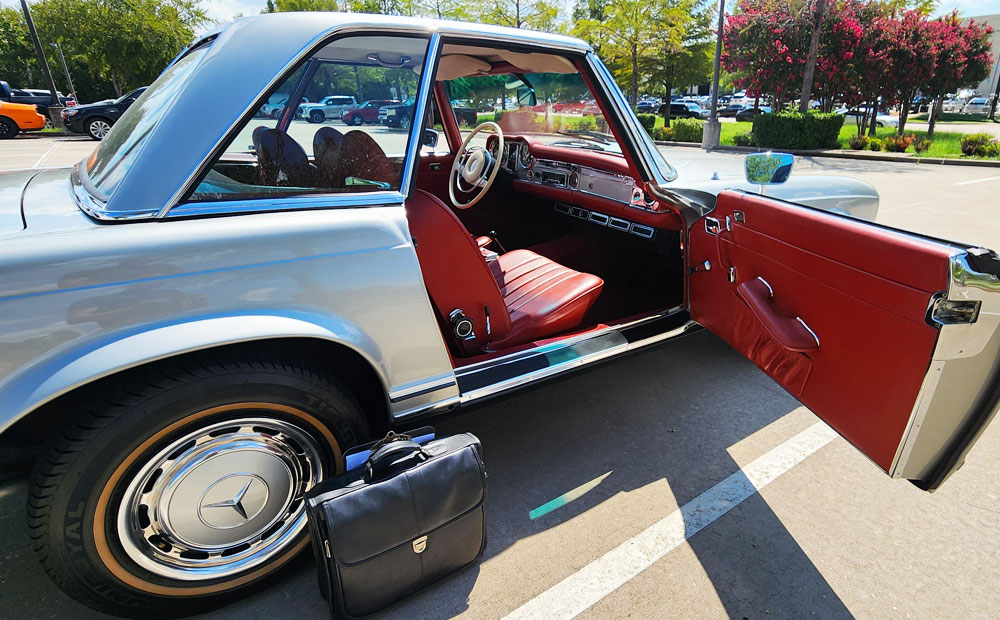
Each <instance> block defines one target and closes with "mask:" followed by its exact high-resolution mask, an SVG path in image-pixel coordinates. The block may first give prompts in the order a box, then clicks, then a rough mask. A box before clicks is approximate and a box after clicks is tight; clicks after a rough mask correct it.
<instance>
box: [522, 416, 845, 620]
mask: <svg viewBox="0 0 1000 620" xmlns="http://www.w3.org/2000/svg"><path fill="white" fill-rule="evenodd" d="M836 436H837V434H836V433H835V432H834V431H833V430H832V429H831V428H830V427H829V426H827V425H826V424H824V423H823V422H817V423H816V424H813V425H812V426H810V427H809V428H807V429H806V430H804V431H802V432H801V433H799V434H798V435H796V436H794V437H792V438H791V439H789V440H788V441H786V442H785V443H783V444H781V445H780V446H778V447H777V448H774V449H773V450H771V451H770V452H768V453H767V454H765V455H763V456H761V457H759V458H757V459H755V460H754V461H753V462H751V463H750V464H749V465H747V466H746V467H744V468H742V469H741V470H740V471H738V472H736V473H734V474H733V475H731V476H729V477H728V478H726V479H725V480H723V481H722V482H720V483H718V484H717V485H715V486H714V487H712V488H711V489H709V490H707V491H705V492H704V493H702V494H701V495H699V496H698V497H696V498H694V499H693V500H691V501H690V502H688V503H686V504H684V505H683V506H681V507H680V508H679V509H678V510H675V511H674V512H672V513H671V514H670V515H668V516H667V517H664V518H663V519H661V520H660V521H657V522H656V523H654V524H653V525H651V526H649V527H648V528H646V529H645V530H643V531H642V532H640V533H639V534H637V535H636V536H634V537H632V538H631V539H629V540H627V541H625V542H624V543H622V544H621V545H619V546H618V547H616V548H614V549H612V550H611V551H608V552H607V553H605V554H604V555H602V556H601V557H599V558H598V559H596V560H594V561H593V562H591V563H590V564H588V565H586V566H584V567H583V568H581V569H580V570H578V571H577V572H575V573H573V574H572V575H570V576H569V577H567V578H565V579H563V580H562V581H560V582H559V583H557V584H556V585H554V586H552V587H551V588H549V589H548V590H546V591H545V592H542V593H541V594H539V595H538V596H536V597H535V598H533V599H531V600H530V601H528V602H527V603H525V604H523V605H521V606H520V607H518V608H517V609H515V610H514V611H512V612H511V613H509V614H507V615H506V616H505V617H504V619H503V620H570V619H571V618H575V617H576V616H577V615H579V614H581V613H583V612H584V611H586V610H587V609H588V608H590V607H591V606H592V605H594V604H595V603H597V602H598V601H600V600H601V599H602V598H604V597H605V596H607V595H608V594H611V593H612V592H613V591H615V590H616V589H618V588H619V587H620V586H622V585H623V584H625V583H626V582H627V581H628V580H630V579H632V578H633V577H635V576H636V575H638V574H639V573H640V572H642V571H643V570H645V569H647V568H649V567H650V566H652V564H653V563H654V562H656V561H657V560H659V559H660V558H662V557H663V556H664V555H666V554H667V553H669V552H670V551H672V550H673V549H676V548H677V547H679V546H680V545H682V544H683V543H684V541H686V540H687V539H688V538H691V537H692V536H694V535H695V534H697V533H698V532H700V531H701V530H702V529H704V528H705V527H707V526H708V525H710V524H711V523H712V522H713V521H715V520H716V519H718V518H719V517H721V516H722V515H724V514H726V513H727V512H729V511H730V510H732V509H733V508H735V507H736V506H738V505H739V504H740V503H741V502H742V501H743V500H745V499H747V498H749V497H752V496H753V495H754V494H755V493H756V492H757V491H758V490H760V489H761V488H763V487H764V486H766V485H767V484H768V483H770V482H772V481H774V480H775V479H777V478H778V477H779V476H780V475H781V474H783V473H785V472H786V471H788V470H789V469H791V468H792V467H795V466H796V465H798V464H799V463H800V462H802V460H804V459H805V458H806V457H807V456H809V455H810V454H812V453H813V452H816V451H817V450H819V449H820V448H822V447H823V446H825V445H826V444H828V443H830V441H832V440H833V439H834V438H835V437H836Z"/></svg>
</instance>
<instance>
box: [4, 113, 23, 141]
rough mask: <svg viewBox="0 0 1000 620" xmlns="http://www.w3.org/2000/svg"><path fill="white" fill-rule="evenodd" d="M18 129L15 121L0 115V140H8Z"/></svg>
mask: <svg viewBox="0 0 1000 620" xmlns="http://www.w3.org/2000/svg"><path fill="white" fill-rule="evenodd" d="M19 131H20V129H19V128H18V126H17V123H15V122H14V121H12V120H10V119H9V118H7V117H6V116H0V140H9V139H11V138H13V137H14V136H16V135H17V134H18V132H19Z"/></svg>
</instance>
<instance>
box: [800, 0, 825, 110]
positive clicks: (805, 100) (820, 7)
mask: <svg viewBox="0 0 1000 620" xmlns="http://www.w3.org/2000/svg"><path fill="white" fill-rule="evenodd" d="M815 2H816V5H815V7H814V8H813V11H812V20H811V21H810V24H809V26H810V28H811V32H810V38H809V54H808V55H807V56H806V65H805V67H804V69H803V71H802V89H801V93H802V94H801V96H800V97H799V112H800V113H802V114H805V113H806V112H808V111H809V99H810V98H811V96H812V86H813V74H814V73H815V72H816V56H817V54H819V37H820V34H822V32H823V17H824V14H825V12H826V0H815Z"/></svg>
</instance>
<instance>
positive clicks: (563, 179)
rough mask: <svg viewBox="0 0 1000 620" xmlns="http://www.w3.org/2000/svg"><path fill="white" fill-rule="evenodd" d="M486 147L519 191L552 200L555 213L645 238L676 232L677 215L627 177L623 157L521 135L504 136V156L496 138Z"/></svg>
mask: <svg viewBox="0 0 1000 620" xmlns="http://www.w3.org/2000/svg"><path fill="white" fill-rule="evenodd" d="M487 148H488V149H489V150H490V153H491V154H492V155H493V157H494V160H495V161H497V162H499V165H500V170H501V171H502V172H505V173H506V174H508V175H510V176H511V177H512V178H513V179H514V188H515V189H516V190H517V191H523V192H527V193H530V194H534V195H536V196H539V197H542V198H550V199H553V200H554V201H555V204H554V207H553V208H554V209H555V211H556V212H557V213H561V214H563V215H568V216H571V217H575V218H577V219H583V220H587V221H590V222H592V223H594V224H597V225H600V226H607V227H609V228H613V229H617V230H621V231H623V232H630V233H632V234H635V235H637V236H640V237H645V238H652V237H653V234H654V233H655V230H653V229H654V228H667V229H671V230H680V227H679V224H680V222H679V220H678V219H677V216H676V215H675V214H674V213H673V212H671V211H668V210H667V209H666V208H664V206H663V205H661V204H660V203H659V202H657V201H656V200H655V199H653V198H651V197H649V196H647V195H646V193H645V192H644V191H643V189H642V188H641V187H637V186H636V183H635V180H634V179H633V177H632V176H631V175H630V174H626V172H627V171H628V168H627V164H626V162H625V159H624V158H623V157H621V156H618V155H613V154H608V153H603V152H599V151H591V150H586V149H581V148H575V147H566V146H558V145H545V144H540V143H532V142H531V141H529V140H528V139H526V138H523V137H520V136H510V137H505V140H504V148H503V153H498V152H497V140H496V139H491V140H490V141H489V142H488V143H487Z"/></svg>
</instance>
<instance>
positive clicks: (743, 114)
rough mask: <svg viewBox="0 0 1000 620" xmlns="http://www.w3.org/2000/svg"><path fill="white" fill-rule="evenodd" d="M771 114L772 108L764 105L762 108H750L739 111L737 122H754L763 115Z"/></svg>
mask: <svg viewBox="0 0 1000 620" xmlns="http://www.w3.org/2000/svg"><path fill="white" fill-rule="evenodd" d="M770 113H771V107H770V106H766V105H762V106H757V107H756V108H755V107H753V106H750V107H748V108H744V109H742V110H740V111H738V112H737V113H736V120H737V121H740V122H746V121H752V120H753V119H755V118H757V117H758V116H760V115H761V114H770Z"/></svg>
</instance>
